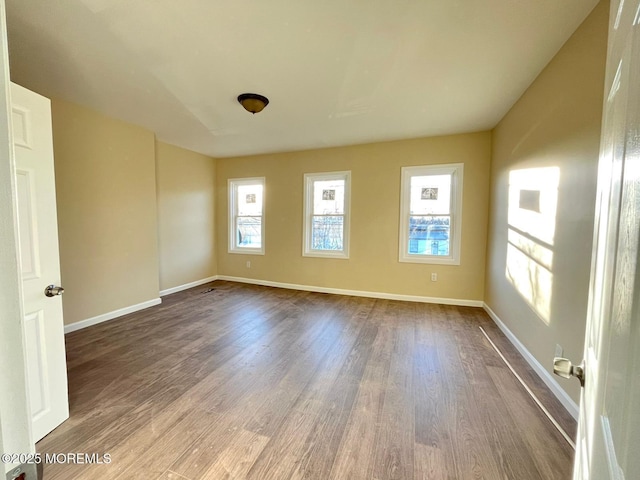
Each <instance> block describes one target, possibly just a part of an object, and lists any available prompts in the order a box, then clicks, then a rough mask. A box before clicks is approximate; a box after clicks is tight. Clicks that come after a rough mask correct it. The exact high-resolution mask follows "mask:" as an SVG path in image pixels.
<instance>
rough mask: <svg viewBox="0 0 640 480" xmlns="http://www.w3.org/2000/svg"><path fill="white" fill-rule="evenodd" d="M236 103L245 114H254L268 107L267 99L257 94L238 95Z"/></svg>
mask: <svg viewBox="0 0 640 480" xmlns="http://www.w3.org/2000/svg"><path fill="white" fill-rule="evenodd" d="M238 102H240V105H242V106H243V107H244V109H245V110H246V111H247V112H251V113H253V114H256V113H258V112H261V111H262V109H263V108H264V107H266V106H267V105H269V99H268V98H267V97H263V96H262V95H258V94H257V93H243V94H241V95H238Z"/></svg>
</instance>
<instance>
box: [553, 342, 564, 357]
mask: <svg viewBox="0 0 640 480" xmlns="http://www.w3.org/2000/svg"><path fill="white" fill-rule="evenodd" d="M563 353H564V349H563V348H562V345H560V344H557V345H556V353H555V356H556V357H563V356H564V355H563Z"/></svg>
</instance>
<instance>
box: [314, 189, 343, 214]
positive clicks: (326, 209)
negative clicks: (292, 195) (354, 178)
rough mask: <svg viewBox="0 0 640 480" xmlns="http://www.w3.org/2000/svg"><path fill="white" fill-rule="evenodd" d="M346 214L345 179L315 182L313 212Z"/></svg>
mask: <svg viewBox="0 0 640 480" xmlns="http://www.w3.org/2000/svg"><path fill="white" fill-rule="evenodd" d="M334 213H337V214H339V215H343V214H344V180H318V181H315V182H313V214H314V215H331V214H334Z"/></svg>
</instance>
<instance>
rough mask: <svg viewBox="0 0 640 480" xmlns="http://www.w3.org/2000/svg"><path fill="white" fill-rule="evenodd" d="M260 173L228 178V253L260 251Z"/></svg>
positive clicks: (261, 244) (262, 225) (262, 237)
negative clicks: (246, 176)
mask: <svg viewBox="0 0 640 480" xmlns="http://www.w3.org/2000/svg"><path fill="white" fill-rule="evenodd" d="M263 209H264V177H260V178H235V179H230V180H229V253H253V254H257V255H264V218H263Z"/></svg>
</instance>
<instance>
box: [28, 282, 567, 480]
mask: <svg viewBox="0 0 640 480" xmlns="http://www.w3.org/2000/svg"><path fill="white" fill-rule="evenodd" d="M209 288H214V290H213V291H211V292H208V293H203V292H205V291H206V290H208V289H209ZM479 326H482V327H483V328H484V329H485V330H486V331H487V333H488V334H489V336H490V337H491V338H492V340H493V341H494V342H495V343H496V344H497V345H498V347H499V348H500V349H501V350H502V352H503V354H504V355H505V356H506V357H507V358H508V359H509V360H510V361H511V362H512V364H513V365H514V367H515V368H516V370H518V373H519V374H520V375H521V376H522V377H523V378H524V379H525V381H527V383H528V384H529V386H530V387H531V388H532V389H533V390H534V391H535V392H536V394H537V395H538V397H539V398H540V399H541V400H542V401H543V403H544V404H545V406H546V407H547V408H548V409H549V410H551V411H552V412H553V413H554V414H555V415H556V417H557V419H558V421H559V422H560V423H561V424H562V425H563V426H564V428H565V429H566V430H567V431H568V432H569V434H570V435H571V436H575V422H574V421H573V419H572V418H571V417H570V416H569V415H568V414H567V413H566V411H565V410H564V409H563V408H562V407H561V406H560V405H559V403H558V402H557V400H556V399H555V397H553V396H552V395H551V393H550V392H549V391H548V390H546V387H544V385H543V384H542V382H541V381H540V380H539V378H538V377H537V376H536V375H535V374H534V373H533V372H532V371H531V369H530V368H529V367H528V365H526V363H525V362H524V361H523V360H522V359H521V358H520V357H519V355H518V354H517V352H516V351H515V350H514V348H513V347H512V346H511V345H510V343H509V342H508V340H506V339H505V337H504V336H503V335H502V334H501V332H500V331H499V330H498V329H497V328H496V327H495V325H494V324H493V322H492V321H491V320H490V319H489V318H488V316H487V315H486V313H485V312H484V311H483V310H481V309H479V308H470V307H453V306H444V305H431V304H420V303H407V302H399V301H390V300H376V299H368V298H357V297H347V296H334V295H325V294H318V293H309V292H300V291H291V290H284V289H277V288H269V287H259V286H251V285H242V284H235V283H230V282H222V281H216V282H213V283H212V284H209V285H205V286H202V287H197V288H194V289H191V290H187V291H184V292H180V293H177V294H174V295H170V296H167V297H164V299H163V303H162V304H161V305H158V306H157V307H153V308H149V309H147V310H144V311H142V312H138V313H135V314H131V315H128V316H126V317H122V318H120V319H117V320H113V321H111V322H107V323H103V324H100V325H97V326H94V327H91V328H87V329H85V330H80V331H77V332H74V333H71V334H69V335H67V337H66V341H67V358H68V369H69V396H70V406H71V417H70V418H69V420H67V421H66V422H65V423H64V424H63V425H61V426H60V427H59V428H58V429H56V430H55V431H54V432H52V433H51V434H49V435H48V436H47V437H45V438H44V439H43V440H42V441H40V442H39V443H38V445H37V449H38V451H39V452H40V453H42V454H45V453H68V452H78V453H90V454H92V453H95V454H99V455H103V454H109V455H110V458H111V462H110V463H108V464H83V465H80V464H47V465H45V468H44V474H45V478H46V479H47V480H53V479H65V480H66V479H190V480H199V479H244V478H246V479H257V480H268V479H278V480H280V479H301V478H305V479H322V480H324V479H335V480H338V479H340V480H341V479H348V480H356V479H402V480H410V479H414V478H415V479H487V480H496V479H517V480H527V479H569V478H570V477H571V463H572V458H573V450H572V449H571V447H569V445H568V444H567V443H566V441H565V440H564V439H563V438H562V436H561V435H560V434H559V433H558V432H557V431H556V430H555V428H554V427H553V426H552V424H551V422H550V421H549V420H548V419H547V418H546V417H544V415H543V414H542V412H541V411H540V410H539V409H538V407H537V406H536V405H535V404H534V402H533V401H532V400H531V398H530V397H529V396H528V395H527V393H526V392H525V391H524V389H523V388H522V386H521V385H520V384H519V383H518V382H517V380H516V379H515V378H514V377H513V375H512V374H511V373H510V372H509V370H508V369H507V367H506V366H505V365H504V363H503V362H502V360H501V359H500V358H499V357H498V355H497V354H496V353H495V351H494V350H493V349H492V348H491V346H490V344H489V342H488V341H487V340H486V339H485V338H484V336H483V335H482V332H481V331H480V329H479V328H478V327H479Z"/></svg>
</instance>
